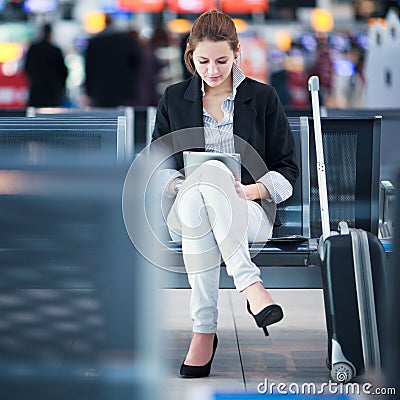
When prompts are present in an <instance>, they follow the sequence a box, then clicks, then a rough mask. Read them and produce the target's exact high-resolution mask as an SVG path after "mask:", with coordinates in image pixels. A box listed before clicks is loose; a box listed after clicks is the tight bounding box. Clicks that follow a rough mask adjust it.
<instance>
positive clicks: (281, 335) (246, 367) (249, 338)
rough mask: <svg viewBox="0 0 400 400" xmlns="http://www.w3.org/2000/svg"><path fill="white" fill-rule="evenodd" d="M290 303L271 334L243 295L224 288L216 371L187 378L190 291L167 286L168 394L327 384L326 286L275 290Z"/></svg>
mask: <svg viewBox="0 0 400 400" xmlns="http://www.w3.org/2000/svg"><path fill="white" fill-rule="evenodd" d="M271 293H272V295H273V297H274V299H275V300H276V302H277V303H279V304H281V305H282V306H283V308H284V312H285V318H284V320H283V321H281V322H280V323H279V324H276V325H275V326H272V327H271V328H270V336H269V337H265V336H264V335H263V332H262V330H261V329H260V328H257V326H256V325H255V322H254V320H253V319H252V318H251V317H250V316H249V315H248V313H247V311H246V304H245V300H244V298H243V296H242V295H241V294H239V293H237V292H236V291H234V290H227V289H223V290H220V299H219V310H220V311H219V312H220V316H219V328H218V339H219V346H218V349H217V352H216V356H215V359H214V363H213V366H212V371H211V375H210V376H209V377H208V378H205V379H199V380H190V379H181V378H180V377H179V376H178V370H179V366H180V364H181V362H182V360H183V359H184V357H185V354H186V351H187V348H188V346H189V343H190V339H191V320H190V317H189V306H188V305H189V298H190V291H188V290H183V289H176V290H173V289H165V290H163V293H162V299H163V303H164V304H167V305H168V307H166V308H165V309H166V310H167V315H166V322H165V324H166V325H165V327H166V332H165V333H166V336H165V337H166V338H167V340H165V341H164V342H163V347H164V349H165V354H166V358H167V382H166V383H167V385H166V389H165V392H164V395H165V397H164V398H165V399H171V400H175V399H179V400H181V399H182V400H186V399H191V400H192V399H198V400H200V399H201V400H208V399H211V398H212V394H213V393H217V392H218V393H223V392H237V393H256V392H257V390H258V389H257V388H258V386H259V385H260V384H261V383H267V384H268V386H265V385H264V386H260V390H264V391H265V390H269V389H270V388H271V386H272V385H273V384H275V385H278V384H279V383H284V384H287V385H288V384H290V383H297V384H303V383H315V384H317V385H318V384H321V383H323V382H327V381H328V379H329V374H328V370H327V369H326V367H325V357H326V329H325V319H324V310H323V297H322V291H321V290H271Z"/></svg>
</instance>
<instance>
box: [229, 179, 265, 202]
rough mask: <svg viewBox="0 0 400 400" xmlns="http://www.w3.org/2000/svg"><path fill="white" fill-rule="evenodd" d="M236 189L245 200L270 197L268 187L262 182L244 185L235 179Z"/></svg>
mask: <svg viewBox="0 0 400 400" xmlns="http://www.w3.org/2000/svg"><path fill="white" fill-rule="evenodd" d="M235 189H236V193H237V194H238V196H239V197H241V198H242V199H245V200H258V199H267V198H269V197H270V194H269V192H268V190H267V188H266V187H265V186H264V185H263V184H262V183H261V182H257V183H254V184H252V185H243V184H241V183H240V182H239V181H235Z"/></svg>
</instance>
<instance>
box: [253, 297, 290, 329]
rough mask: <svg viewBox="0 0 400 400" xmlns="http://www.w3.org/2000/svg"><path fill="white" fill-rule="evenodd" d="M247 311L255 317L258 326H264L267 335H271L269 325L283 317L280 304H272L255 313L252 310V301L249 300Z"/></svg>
mask: <svg viewBox="0 0 400 400" xmlns="http://www.w3.org/2000/svg"><path fill="white" fill-rule="evenodd" d="M247 311H248V312H249V314H250V315H251V316H252V317H253V318H254V320H255V321H256V324H257V326H258V327H260V328H262V329H263V331H264V335H265V336H269V333H268V330H267V326H268V325H272V324H275V323H276V322H279V321H280V320H281V319H282V318H283V311H282V308H281V306H279V305H278V304H271V305H269V306H267V307H265V308H264V309H262V310H261V311H260V312H259V313H258V314H256V315H254V314H253V313H252V312H251V310H250V303H249V302H247Z"/></svg>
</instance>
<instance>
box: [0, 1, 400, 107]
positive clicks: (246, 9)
mask: <svg viewBox="0 0 400 400" xmlns="http://www.w3.org/2000/svg"><path fill="white" fill-rule="evenodd" d="M399 7H400V2H399V1H397V0H248V1H245V0H243V1H240V2H237V1H231V0H196V1H193V0H190V1H189V0H187V1H185V0H80V1H77V0H0V109H15V108H25V107H26V105H27V100H28V79H27V77H26V74H25V72H24V62H25V58H26V54H27V51H28V49H29V46H30V44H31V43H32V42H34V41H35V40H36V39H37V38H38V36H39V34H40V32H41V26H42V25H43V24H44V23H49V24H51V25H52V27H53V35H52V42H53V43H54V44H55V45H57V46H58V47H60V48H61V50H62V53H63V55H64V57H65V64H66V66H67V68H68V78H67V82H66V94H65V99H64V104H62V105H63V106H65V107H84V106H90V105H94V104H93V103H91V101H92V100H91V99H90V97H89V96H88V95H87V90H86V76H85V54H86V49H87V45H88V42H89V40H90V38H91V37H93V36H95V35H97V34H98V33H99V32H102V31H103V30H104V28H105V23H106V15H110V16H111V17H112V19H113V22H114V29H116V30H117V31H119V32H121V33H124V34H126V35H128V36H129V37H130V39H132V40H133V41H135V42H136V44H137V45H138V48H139V50H140V57H139V58H138V60H137V65H138V66H139V68H138V69H137V71H136V72H135V75H136V76H137V80H136V82H137V88H136V94H135V97H134V98H133V97H132V98H131V99H130V100H129V103H130V104H124V105H132V106H151V105H155V104H156V103H157V101H158V99H159V96H160V94H161V93H162V92H163V90H164V88H165V87H166V86H167V85H169V84H171V83H173V82H177V81H180V80H182V79H183V78H185V77H186V76H187V72H186V70H185V68H184V66H183V64H182V52H183V49H184V45H185V43H186V38H187V34H188V32H189V30H190V27H191V24H192V22H193V21H194V19H195V18H196V17H197V16H198V15H199V14H200V13H201V12H203V11H205V10H208V9H210V8H218V9H220V10H223V11H225V12H226V13H228V14H229V15H231V16H232V17H234V18H235V22H236V25H237V29H238V31H239V33H240V40H241V42H242V54H241V59H240V65H241V68H242V69H243V70H244V72H245V73H246V74H247V75H249V76H251V77H254V78H255V79H258V80H260V81H263V82H268V83H271V84H272V85H273V86H274V87H275V88H276V89H277V91H278V94H279V96H280V98H281V101H282V103H283V105H284V106H285V107H286V108H307V107H309V96H308V91H307V79H308V77H309V76H310V75H312V74H318V75H319V76H320V81H321V87H322V88H323V91H324V93H323V97H322V102H323V105H324V106H326V107H330V108H363V107H369V106H371V107H373V106H376V102H378V103H379V101H378V100H379V99H378V100H377V98H376V96H377V93H376V90H375V91H374V94H373V96H369V95H368V84H369V82H371V81H372V80H373V79H374V78H373V76H374V75H372V73H370V74H368V71H369V70H370V69H371V68H370V66H369V65H368V64H369V63H374V60H373V58H374V54H373V53H374V51H375V50H376V49H375V50H374V43H372V42H373V41H374V36H373V32H375V31H382V32H386V31H387V21H386V20H384V18H385V17H386V16H387V15H388V12H389V10H393V12H394V13H395V14H396V15H398V13H399ZM392 39H393V40H395V39H396V37H395V35H394V34H393V35H392ZM380 44H381V45H383V46H385V42H384V41H383V43H382V42H380ZM388 45H389V46H390V45H393V44H390V43H389V44H388ZM398 48H399V43H397V49H398ZM105 51H106V50H105ZM392 53H393V52H392ZM380 60H382V58H380ZM372 69H373V68H372ZM391 74H392V73H391V71H389V72H388V71H386V72H385V79H386V82H385V84H386V85H389V86H390V85H394V84H395V82H396V79H395V77H394V76H392V75H391ZM369 97H371V98H369ZM382 97H383V98H387V96H385V95H383V96H382ZM397 97H398V96H396V99H397ZM396 101H397V102H400V100H391V103H389V104H382V102H381V103H379V106H385V107H399V104H396ZM392 103H394V104H392Z"/></svg>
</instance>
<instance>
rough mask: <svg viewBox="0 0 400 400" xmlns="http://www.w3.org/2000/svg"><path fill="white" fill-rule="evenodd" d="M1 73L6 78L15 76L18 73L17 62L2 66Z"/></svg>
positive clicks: (6, 63)
mask: <svg viewBox="0 0 400 400" xmlns="http://www.w3.org/2000/svg"><path fill="white" fill-rule="evenodd" d="M1 72H2V73H3V75H4V76H14V75H15V74H16V73H17V72H18V62H17V61H7V62H5V63H4V64H3V65H2V68H1Z"/></svg>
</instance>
